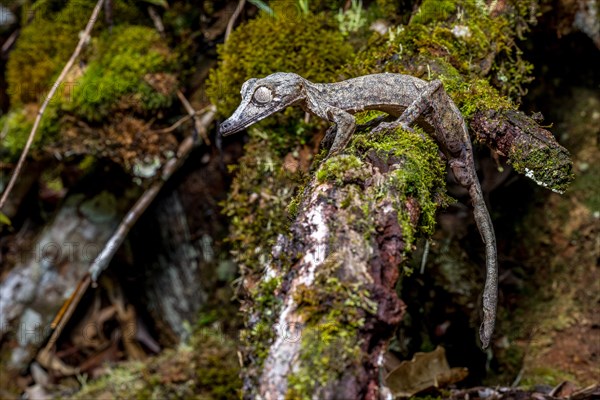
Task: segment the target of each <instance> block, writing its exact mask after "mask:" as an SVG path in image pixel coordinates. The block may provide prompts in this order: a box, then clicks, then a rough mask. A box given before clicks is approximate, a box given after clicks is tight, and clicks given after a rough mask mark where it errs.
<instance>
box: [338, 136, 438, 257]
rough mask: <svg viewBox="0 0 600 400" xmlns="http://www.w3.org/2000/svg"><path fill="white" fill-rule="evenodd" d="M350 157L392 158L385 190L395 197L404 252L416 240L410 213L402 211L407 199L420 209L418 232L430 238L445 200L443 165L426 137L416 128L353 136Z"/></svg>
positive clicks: (432, 144)
mask: <svg viewBox="0 0 600 400" xmlns="http://www.w3.org/2000/svg"><path fill="white" fill-rule="evenodd" d="M349 148H350V150H349V151H350V152H351V153H353V154H367V153H368V152H369V151H374V152H376V153H377V155H378V156H380V157H382V158H383V159H388V160H389V159H391V158H393V159H394V162H395V163H396V165H397V169H396V170H395V171H393V174H392V178H391V179H390V180H389V182H387V183H386V185H387V188H386V190H393V192H394V193H396V194H397V196H396V197H395V198H396V199H397V201H398V202H397V204H396V205H397V206H398V207H400V208H399V209H398V218H400V223H401V226H402V228H403V236H404V240H405V241H406V243H407V245H408V246H407V249H410V245H411V244H412V243H413V241H414V239H415V238H416V236H415V232H414V229H413V228H411V227H412V226H413V225H414V223H413V221H410V219H409V218H410V213H408V212H406V210H403V209H402V207H404V205H405V204H406V201H407V199H408V198H414V199H416V200H417V202H418V205H419V207H420V208H421V213H420V219H419V221H418V224H417V226H418V230H419V232H421V233H423V234H427V235H430V234H432V233H433V231H434V228H435V212H436V210H437V209H438V207H439V206H440V205H445V204H447V202H448V201H449V197H448V196H447V195H446V194H445V187H446V182H445V165H444V163H443V162H442V160H441V159H440V157H439V155H438V147H437V145H436V143H435V142H434V141H433V139H431V138H430V137H429V136H427V135H425V134H424V133H423V131H421V130H420V129H419V128H418V127H417V128H415V130H414V132H407V131H404V130H403V129H401V128H397V129H396V130H394V131H391V132H385V134H383V133H380V134H378V135H375V136H373V135H372V134H370V133H368V132H361V133H358V134H356V135H355V138H354V139H353V140H352V142H351V143H350V146H349Z"/></svg>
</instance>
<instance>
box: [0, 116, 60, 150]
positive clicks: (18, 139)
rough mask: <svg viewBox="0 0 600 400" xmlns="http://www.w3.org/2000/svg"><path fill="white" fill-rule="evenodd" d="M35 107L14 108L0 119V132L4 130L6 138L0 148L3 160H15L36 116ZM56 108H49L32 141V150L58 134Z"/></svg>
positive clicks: (23, 145)
mask: <svg viewBox="0 0 600 400" xmlns="http://www.w3.org/2000/svg"><path fill="white" fill-rule="evenodd" d="M37 111H38V107H37V106H36V105H26V106H23V107H14V108H13V109H12V110H11V111H10V112H9V113H8V114H6V115H4V116H3V117H1V118H0V130H3V129H5V131H4V132H5V133H6V137H4V138H3V139H2V145H1V146H0V158H1V159H3V160H10V159H16V158H17V157H18V156H19V155H20V154H21V152H22V151H23V147H25V143H26V142H27V138H28V137H29V133H30V132H31V128H32V127H33V122H34V121H35V117H36V115H37ZM57 120H58V116H57V112H56V108H54V107H49V108H48V109H47V110H46V113H45V114H44V118H43V119H42V122H41V123H40V126H39V128H38V134H37V135H36V137H35V138H34V141H33V146H32V148H33V149H36V148H39V147H40V146H43V145H44V144H46V143H48V142H49V141H50V140H52V139H53V138H55V137H56V135H57V133H58V130H59V128H58V125H57V123H56V121H57Z"/></svg>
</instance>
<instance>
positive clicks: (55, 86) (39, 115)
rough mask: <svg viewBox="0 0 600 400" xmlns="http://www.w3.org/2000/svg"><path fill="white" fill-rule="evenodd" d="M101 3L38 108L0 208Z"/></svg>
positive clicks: (91, 26)
mask: <svg viewBox="0 0 600 400" xmlns="http://www.w3.org/2000/svg"><path fill="white" fill-rule="evenodd" d="M102 3H104V0H98V3H96V6H95V7H94V11H93V12H92V16H91V17H90V19H89V20H88V23H87V25H86V27H85V30H84V31H83V34H82V35H81V38H80V39H79V43H77V47H76V48H75V51H74V52H73V54H72V55H71V58H70V59H69V61H68V62H67V64H66V65H65V67H64V68H63V70H62V71H61V73H60V75H59V76H58V78H57V79H56V81H55V82H54V84H53V85H52V89H50V92H49V93H48V95H47V96H46V100H44V103H43V104H42V107H41V108H40V110H39V111H38V113H37V116H36V117H35V122H34V123H33V128H31V132H30V133H29V137H28V138H27V143H26V144H25V148H23V152H22V153H21V157H20V158H19V162H18V163H17V167H16V168H15V170H14V172H13V174H12V176H11V178H10V181H9V182H8V185H7V186H6V189H4V193H2V198H0V209H2V207H3V206H4V203H5V202H6V199H7V198H8V195H9V193H10V192H11V190H12V188H13V186H14V185H15V183H16V181H17V178H18V176H19V174H20V173H21V169H23V164H25V158H26V157H27V153H29V149H30V148H31V145H32V143H33V139H34V138H35V134H36V132H37V129H38V127H39V125H40V122H41V120H42V116H43V115H44V111H46V108H47V107H48V104H49V103H50V100H51V99H52V97H54V94H55V93H56V91H57V90H58V87H59V86H60V84H61V83H62V81H63V80H64V79H65V77H66V76H67V73H68V72H69V70H70V69H71V67H72V66H73V64H74V63H75V60H76V59H77V57H79V54H80V53H81V50H82V49H83V46H84V45H85V43H86V42H87V41H88V40H89V38H90V33H91V32H92V28H93V27H94V24H95V23H96V20H97V19H98V14H99V13H100V9H101V8H102Z"/></svg>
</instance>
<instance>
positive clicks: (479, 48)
mask: <svg viewBox="0 0 600 400" xmlns="http://www.w3.org/2000/svg"><path fill="white" fill-rule="evenodd" d="M506 7H507V10H506V11H505V12H503V13H501V14H500V15H491V14H490V9H489V8H488V7H487V6H486V5H485V4H483V3H481V2H477V1H475V0H460V1H449V0H443V1H440V0H425V1H423V2H422V4H421V6H420V8H419V11H418V12H417V13H416V14H415V15H414V17H413V18H412V19H411V21H410V23H409V24H407V25H405V26H398V27H396V28H392V29H391V31H390V33H389V34H388V35H386V36H384V37H378V38H375V39H374V40H373V41H372V42H371V43H370V45H369V46H368V47H367V48H366V49H365V50H364V51H363V52H361V53H359V54H358V56H357V58H356V60H355V62H354V65H353V66H352V67H350V68H349V74H351V75H364V74H367V73H375V72H393V73H405V74H410V75H414V76H418V77H421V78H423V79H427V80H431V79H435V78H440V79H442V80H444V83H445V86H446V90H447V91H448V92H449V94H450V96H451V97H452V98H453V99H454V100H455V102H456V103H457V105H458V106H459V108H460V109H461V111H462V112H463V113H465V116H466V117H467V119H468V117H469V116H471V115H472V114H473V112H474V111H475V110H478V109H485V108H493V109H498V108H507V107H514V106H513V105H512V104H511V102H510V101H509V100H508V99H506V98H505V96H507V95H508V97H509V98H510V99H512V100H516V101H518V100H519V99H520V96H522V95H523V94H524V91H523V88H522V86H523V85H524V84H526V83H527V82H529V81H530V80H531V77H530V75H531V72H532V65H531V64H530V63H527V62H526V61H524V60H522V59H521V57H520V54H521V51H520V49H519V48H518V47H517V46H516V44H515V27H516V25H517V22H516V21H514V20H513V19H512V18H511V17H510V15H512V14H515V12H514V11H511V10H512V9H511V7H513V5H512V2H511V3H510V4H507V5H506ZM520 9H521V7H520V6H519V10H520ZM459 11H460V12H459ZM511 13H512V14H511ZM519 21H520V22H519V24H520V25H519V26H522V21H521V20H519ZM509 67H510V68H509Z"/></svg>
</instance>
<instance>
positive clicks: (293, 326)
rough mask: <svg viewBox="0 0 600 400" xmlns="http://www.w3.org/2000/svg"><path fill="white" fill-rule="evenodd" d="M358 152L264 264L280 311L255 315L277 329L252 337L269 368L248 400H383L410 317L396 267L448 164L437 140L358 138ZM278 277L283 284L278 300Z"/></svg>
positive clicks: (344, 160) (310, 194) (308, 191)
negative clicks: (400, 329)
mask: <svg viewBox="0 0 600 400" xmlns="http://www.w3.org/2000/svg"><path fill="white" fill-rule="evenodd" d="M367 143H369V145H367ZM392 143H402V144H403V145H404V146H402V148H401V149H396V148H393V147H391V144H392ZM367 146H369V147H370V148H367ZM351 149H352V150H351V151H349V154H345V155H340V156H336V157H333V158H331V159H328V160H326V161H325V162H324V163H323V164H322V165H321V167H320V168H319V169H318V170H317V171H316V173H315V175H314V177H313V178H312V179H311V181H310V182H309V183H308V184H307V185H306V187H305V189H304V191H303V193H302V198H303V200H302V201H301V202H300V204H299V205H298V208H297V217H296V218H295V220H294V223H293V224H292V226H291V236H290V237H285V236H281V237H280V240H279V242H278V243H277V244H276V245H275V246H274V248H273V249H272V252H273V254H272V256H273V258H272V259H271V260H269V261H268V262H267V263H266V264H265V272H264V274H263V276H262V278H261V282H259V283H258V286H259V287H261V288H264V290H262V291H261V290H259V293H257V295H258V296H261V297H266V296H272V297H274V298H275V299H276V302H277V303H278V304H280V307H279V308H277V309H276V310H277V311H275V310H273V309H271V310H268V309H265V308H263V309H260V308H256V309H255V310H254V313H253V315H252V316H251V317H250V320H251V321H254V323H253V324H251V326H250V329H255V328H256V326H258V325H261V324H264V323H265V316H268V317H266V318H268V319H269V320H270V321H274V325H273V327H274V331H271V332H269V333H268V334H266V335H263V336H262V337H254V340H260V341H262V343H261V345H262V346H264V347H263V353H262V354H263V357H264V360H256V359H255V361H254V362H257V361H258V362H260V363H261V364H262V369H260V370H255V371H257V372H259V371H260V372H259V373H258V374H257V376H248V377H247V379H248V380H249V381H248V380H247V382H246V383H247V387H252V389H251V390H250V391H249V392H247V393H246V397H247V398H253V397H254V396H255V395H256V394H257V393H260V395H261V396H263V397H264V398H272V399H275V398H284V397H285V398H321V399H328V398H329V399H332V398H371V399H375V398H378V396H379V393H380V377H379V367H380V366H381V363H382V360H383V354H384V353H385V351H386V345H387V341H388V340H389V339H390V338H391V336H392V334H393V332H394V327H395V326H396V325H397V324H398V323H399V322H400V319H401V318H402V315H403V312H404V304H403V303H402V301H401V300H400V299H399V298H398V296H397V294H396V291H395V286H396V283H397V280H398V277H399V276H400V270H399V269H398V265H401V264H402V262H403V261H404V258H405V256H406V254H408V253H410V251H411V248H412V246H413V241H414V238H415V232H416V231H417V230H419V229H420V228H419V227H422V226H423V221H426V220H427V214H428V213H430V212H431V210H432V209H435V206H433V207H431V206H429V204H431V203H435V202H436V201H438V200H440V199H441V197H440V195H441V192H440V187H441V188H443V181H442V182H439V181H438V180H436V178H435V176H436V175H438V174H439V173H440V171H441V170H443V167H442V165H441V163H440V161H439V160H438V162H436V161H435V159H436V158H437V151H436V147H435V145H434V144H433V143H432V142H431V140H429V139H423V138H422V137H421V136H420V135H418V134H415V133H409V132H404V131H398V132H387V133H386V134H385V135H379V137H378V138H373V137H368V133H364V134H358V135H357V136H356V137H355V138H354V140H353V141H352V144H351ZM438 176H439V175H438ZM427 177H429V178H430V180H429V181H428V180H427ZM424 182H429V184H427V183H424ZM440 183H441V185H440ZM272 280H276V281H278V282H280V284H279V285H278V289H277V290H276V292H275V293H269V292H268V291H269V290H270V285H269V284H268V282H269V281H272ZM273 311H275V314H274V315H270V314H269V312H273ZM252 325H254V326H252ZM273 334H274V335H273ZM265 341H266V342H265ZM254 346H255V349H258V348H260V347H261V346H260V345H259V344H257V343H254ZM251 356H252V357H256V356H257V354H253V355H251ZM252 380H255V383H251V382H250V381H252Z"/></svg>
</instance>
